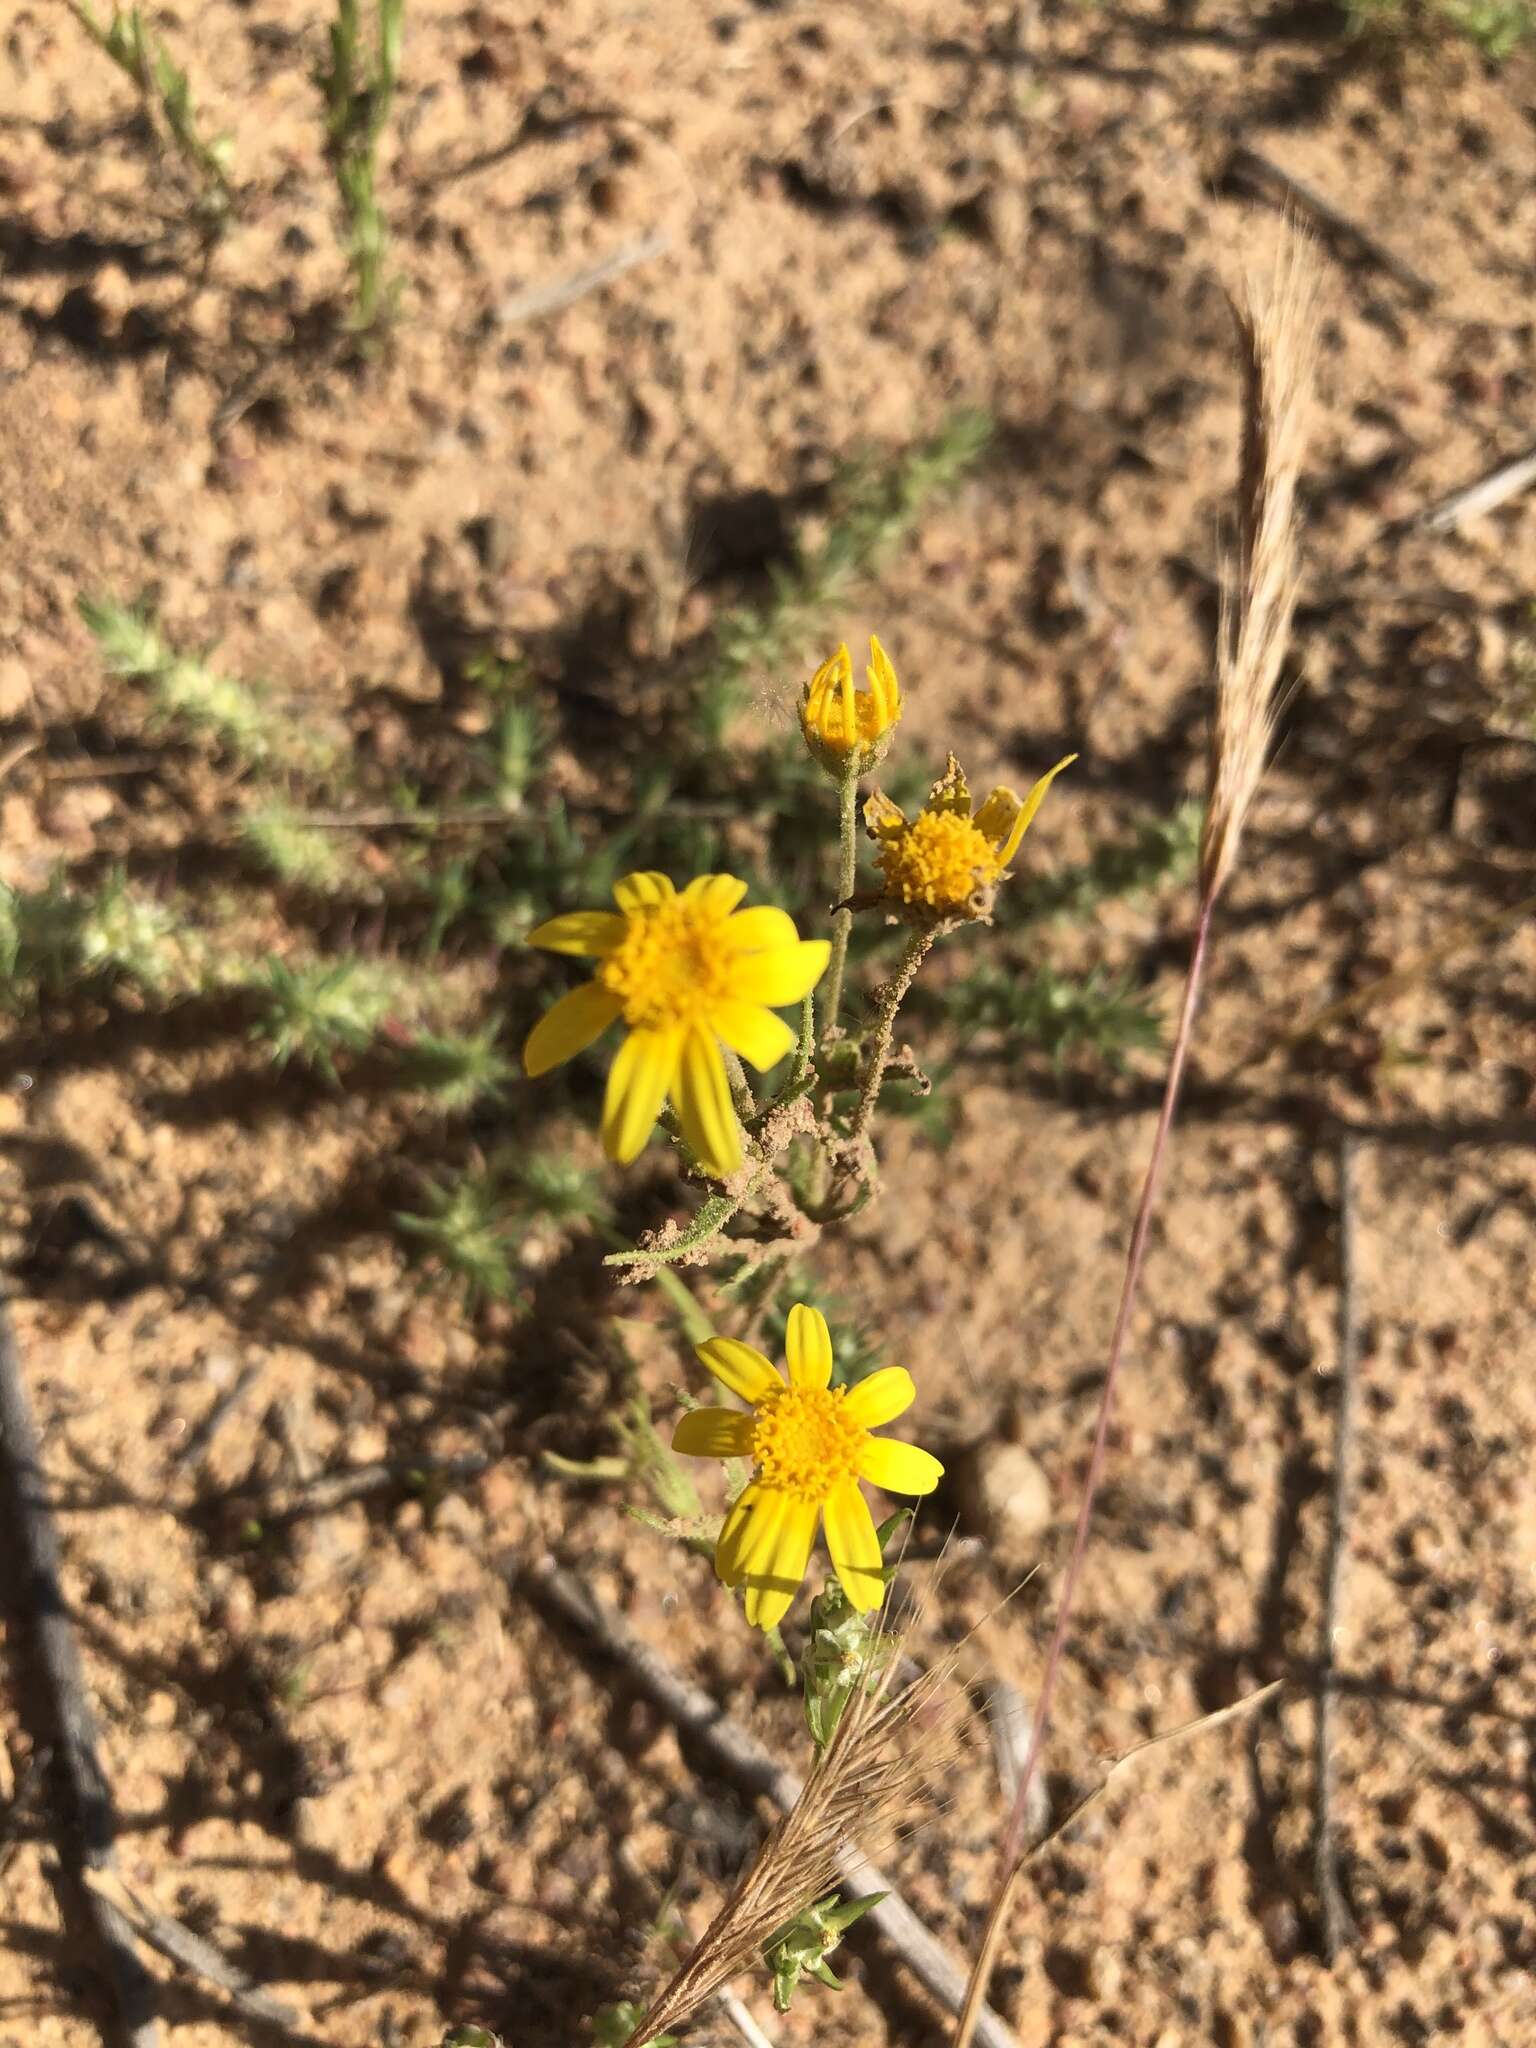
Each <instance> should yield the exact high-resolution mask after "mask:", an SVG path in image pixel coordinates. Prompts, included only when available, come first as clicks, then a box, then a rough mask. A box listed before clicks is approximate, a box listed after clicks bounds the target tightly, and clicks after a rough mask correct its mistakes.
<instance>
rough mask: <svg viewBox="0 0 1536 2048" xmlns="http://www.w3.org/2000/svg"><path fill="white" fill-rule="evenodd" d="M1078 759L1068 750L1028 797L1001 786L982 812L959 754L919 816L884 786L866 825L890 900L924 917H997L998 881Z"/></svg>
mask: <svg viewBox="0 0 1536 2048" xmlns="http://www.w3.org/2000/svg"><path fill="white" fill-rule="evenodd" d="M1076 759H1077V756H1076V754H1068V755H1067V756H1066V757H1065V758H1064V759H1063V760H1060V761H1058V762H1057V763H1056V766H1055V767H1054V768H1052V769H1051V770H1050V771H1049V773H1048V774H1045V775H1042V776H1041V778H1040V780H1039V781H1038V782H1037V783H1036V784H1035V786H1034V788H1033V789H1032V790H1031V791H1030V792H1029V795H1028V796H1026V797H1022V798H1021V797H1019V796H1017V795H1016V794H1015V793H1014V791H1013V790H1011V789H994V790H993V792H992V794H991V795H990V796H989V797H988V798H987V800H986V802H985V803H984V804H983V805H982V807H981V809H980V810H979V811H976V812H975V813H974V814H973V813H972V810H971V792H970V788H969V786H968V785H967V783H966V779H965V776H964V774H963V772H962V770H961V767H960V763H959V762H958V761H957V760H956V759H955V757H954V755H953V754H951V755H950V757H949V760H948V763H947V764H946V766H945V770H944V773H943V775H941V776H940V778H939V780H938V781H937V782H936V783H935V784H934V785H933V788H932V789H931V790H930V791H929V794H928V801H927V803H925V804H924V805H923V808H922V809H921V810H920V811H919V812H918V814H917V816H916V817H915V818H910V819H909V818H908V817H907V814H906V813H905V811H903V810H902V808H901V806H900V805H899V804H896V803H893V802H892V801H891V799H890V798H889V797H888V796H886V795H885V794H884V793H883V792H882V791H880V790H878V789H877V790H876V791H875V793H874V795H873V796H871V797H870V799H869V801H868V802H867V803H866V804H865V806H864V824H865V829H866V830H867V831H868V833H869V836H870V838H871V839H873V840H874V842H875V859H876V861H877V862H878V864H879V867H880V871H881V874H882V875H883V876H884V881H885V886H884V888H883V890H882V892H881V894H882V897H883V899H884V900H885V901H886V902H887V903H888V904H890V905H892V906H893V907H894V906H897V905H899V906H900V907H901V908H902V909H904V910H906V911H907V912H908V913H909V914H910V915H913V916H915V917H916V918H917V919H918V920H919V921H926V920H932V921H933V922H935V923H937V922H938V921H939V920H941V919H948V918H983V917H987V916H989V915H990V914H991V910H992V903H993V899H994V897H995V896H996V894H997V885H998V883H999V882H1001V881H1002V880H1003V877H1004V875H1005V874H1006V872H1007V869H1008V863H1009V862H1010V861H1011V860H1012V859H1013V857H1014V855H1015V854H1016V853H1017V852H1018V850H1019V842H1020V841H1021V840H1022V839H1023V837H1024V834H1025V833H1026V832H1027V831H1028V830H1029V827H1030V825H1031V823H1032V822H1033V820H1034V816H1035V813H1036V811H1038V810H1039V808H1040V806H1041V804H1042V803H1043V802H1044V800H1045V793H1046V791H1047V790H1048V789H1049V788H1050V786H1051V784H1052V783H1053V782H1054V781H1055V779H1056V777H1057V776H1058V775H1059V774H1060V773H1061V771H1062V769H1063V768H1069V767H1070V766H1071V765H1072V763H1073V762H1074V761H1075V760H1076Z"/></svg>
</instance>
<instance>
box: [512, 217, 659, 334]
mask: <svg viewBox="0 0 1536 2048" xmlns="http://www.w3.org/2000/svg"><path fill="white" fill-rule="evenodd" d="M671 246H672V237H671V236H670V235H669V234H665V233H658V234H651V235H642V236H641V237H640V239H639V240H638V241H637V242H627V243H626V244H625V245H624V247H623V248H622V249H615V250H614V252H613V254H612V255H611V256H605V257H604V258H603V260H602V262H601V263H593V264H590V265H589V266H588V267H587V268H586V269H585V270H577V271H574V272H573V273H572V274H571V275H570V276H569V277H559V278H555V279H554V280H553V281H552V282H551V283H549V284H531V285H528V286H526V287H525V288H524V289H523V290H522V291H520V292H513V293H511V294H510V296H509V297H507V298H505V299H503V300H502V302H501V304H500V305H499V306H498V307H497V309H496V317H497V319H498V320H499V321H500V322H501V323H502V325H503V326H510V325H511V324H512V323H513V322H514V321H518V320H537V319H539V318H540V317H541V316H542V315H543V314H545V313H563V312H564V311H565V309H566V307H567V306H574V305H575V303H576V301H577V300H578V299H584V298H585V297H586V296H587V294H588V293H589V292H597V291H601V290H602V289H603V287H604V285H609V284H612V283H613V282H614V280H615V279H616V278H620V277H622V276H623V275H624V273H625V271H627V270H633V269H635V267H636V266H637V265H638V264H641V263H649V262H650V260H651V258H652V257H653V256H663V255H665V254H666V252H667V250H668V249H670V248H671Z"/></svg>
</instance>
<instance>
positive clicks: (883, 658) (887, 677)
mask: <svg viewBox="0 0 1536 2048" xmlns="http://www.w3.org/2000/svg"><path fill="white" fill-rule="evenodd" d="M864 673H865V675H866V676H867V677H868V679H869V689H870V694H871V696H872V697H873V698H874V700H875V708H876V711H877V713H878V717H879V723H880V725H881V726H891V725H894V724H895V723H896V720H897V719H898V718H899V717H900V716H901V685H900V684H899V683H898V682H897V680H896V671H895V669H894V668H892V666H891V657H890V656H889V655H888V654H887V653H886V651H885V649H884V648H883V647H882V646H881V645H880V642H879V641H878V640H877V639H876V638H875V636H874V634H873V633H871V634H870V636H869V667H868V668H867V669H865V671H864Z"/></svg>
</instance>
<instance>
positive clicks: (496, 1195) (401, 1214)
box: [395, 1152, 607, 1306]
mask: <svg viewBox="0 0 1536 2048" xmlns="http://www.w3.org/2000/svg"><path fill="white" fill-rule="evenodd" d="M606 1213H607V1212H606V1203H605V1200H604V1196H603V1193H602V1188H601V1184H600V1182H599V1180H598V1177H597V1176H596V1175H595V1174H593V1173H590V1172H589V1171H588V1170H587V1169H586V1168H585V1167H582V1166H578V1165H577V1164H576V1163H575V1162H574V1161H572V1160H570V1159H565V1158H561V1157H559V1156H558V1155H556V1154H553V1153H537V1152H534V1153H527V1154H518V1155H516V1156H514V1155H512V1154H510V1153H508V1154H503V1155H501V1156H498V1157H497V1158H494V1159H492V1160H490V1161H489V1162H487V1163H486V1164H483V1165H480V1166H472V1167H467V1168H465V1169H463V1170H462V1171H461V1172H460V1173H458V1174H457V1175H456V1176H455V1178H454V1179H453V1180H451V1181H442V1182H433V1183H429V1184H428V1185H427V1186H426V1188H425V1190H424V1192H423V1195H422V1207H421V1208H420V1209H418V1210H401V1211H398V1212H397V1213H396V1216H395V1221H396V1223H397V1224H398V1225H399V1227H400V1229H401V1230H402V1231H403V1232H404V1233H405V1235H406V1236H407V1238H409V1239H410V1240H411V1241H412V1242H413V1244H414V1245H415V1247H416V1248H417V1250H418V1251H419V1253H420V1255H421V1256H422V1257H423V1258H425V1259H427V1260H429V1261H430V1262H431V1263H432V1264H433V1265H434V1266H435V1267H436V1268H437V1270H438V1271H439V1272H440V1273H441V1274H442V1275H443V1277H444V1278H445V1279H446V1280H447V1281H448V1282H449V1283H450V1284H451V1285H452V1286H455V1287H457V1288H458V1289H459V1290H460V1291H461V1293H462V1294H463V1296H464V1298H465V1300H466V1302H467V1303H468V1304H469V1305H471V1306H473V1305H474V1304H475V1303H476V1302H480V1301H485V1300H493V1301H510V1300H512V1299H513V1298H514V1296H515V1295H516V1294H517V1292H518V1290H519V1287H520V1285H521V1282H522V1263H521V1258H520V1251H521V1247H522V1245H523V1242H524V1240H525V1239H526V1237H527V1235H528V1233H529V1231H530V1229H531V1228H532V1227H533V1226H534V1225H535V1224H536V1223H540V1222H543V1223H549V1224H554V1225H557V1226H559V1227H562V1228H570V1227H572V1226H574V1225H585V1224H591V1223H596V1222H600V1221H601V1220H602V1219H603V1217H604V1216H605V1215H606Z"/></svg>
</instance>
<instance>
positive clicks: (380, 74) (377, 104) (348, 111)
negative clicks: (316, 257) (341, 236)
mask: <svg viewBox="0 0 1536 2048" xmlns="http://www.w3.org/2000/svg"><path fill="white" fill-rule="evenodd" d="M404 32H405V0H378V27H377V33H376V35H375V38H374V47H373V51H372V53H371V56H369V55H365V53H364V50H363V47H362V45H363V33H362V6H361V0H336V18H335V20H334V21H333V22H332V23H331V28H330V36H329V58H328V62H327V64H326V65H325V66H324V67H323V68H322V69H321V70H320V71H319V72H318V73H317V74H316V80H315V82H316V84H317V85H318V86H319V88H320V92H321V95H322V97H323V98H324V101H325V146H326V154H327V156H328V157H329V158H330V163H331V169H332V172H333V173H334V175H335V179H336V190H337V192H338V193H339V195H340V198H341V207H342V213H343V215H344V216H345V220H346V240H347V261H348V265H349V267H350V269H351V272H352V289H353V305H352V323H351V324H352V328H353V331H354V332H356V333H358V334H367V333H369V332H370V331H371V330H372V329H373V328H375V327H377V326H378V325H379V324H380V322H381V321H384V320H387V319H389V318H390V316H391V315H392V313H393V312H394V309H395V305H396V302H397V300H398V298H399V292H400V282H401V281H400V279H399V278H396V277H391V276H390V275H389V270H388V258H389V228H388V225H387V223H386V221H385V219H384V213H383V209H382V208H381V207H380V205H379V198H378V156H379V141H380V138H381V136H382V135H383V133H384V130H385V128H386V126H387V125H388V122H389V116H390V110H391V108H392V106H393V104H394V97H395V87H396V85H397V84H398V83H399V78H400V45H401V40H402V38H403V35H404Z"/></svg>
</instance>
